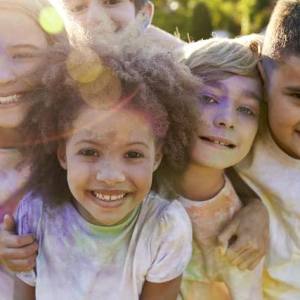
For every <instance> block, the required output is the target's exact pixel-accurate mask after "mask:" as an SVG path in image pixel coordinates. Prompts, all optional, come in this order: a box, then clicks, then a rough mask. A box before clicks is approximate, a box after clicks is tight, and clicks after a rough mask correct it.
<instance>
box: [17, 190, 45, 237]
mask: <svg viewBox="0 0 300 300" xmlns="http://www.w3.org/2000/svg"><path fill="white" fill-rule="evenodd" d="M43 206H44V204H43V199H42V197H41V196H39V195H37V194H34V193H32V192H29V193H27V194H26V195H25V196H24V198H23V199H22V200H21V202H20V203H19V205H18V208H17V211H16V214H15V219H16V223H17V229H18V234H27V233H35V232H36V229H37V226H38V223H39V221H40V219H41V217H42V212H43Z"/></svg>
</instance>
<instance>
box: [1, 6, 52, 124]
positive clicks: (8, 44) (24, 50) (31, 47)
mask: <svg viewBox="0 0 300 300" xmlns="http://www.w3.org/2000/svg"><path fill="white" fill-rule="evenodd" d="M47 46H48V43H47V39H46V36H45V35H44V33H43V31H42V30H41V29H40V27H39V26H38V25H37V24H36V23H35V21H34V20H33V19H32V18H31V17H29V16H28V15H26V14H24V13H22V12H21V11H18V10H13V9H11V10H10V9H2V10H0V127H2V128H14V127H17V126H18V125H19V124H20V123H21V122H22V120H23V118H24V116H25V114H26V112H27V110H28V108H29V105H30V103H28V102H23V100H22V99H23V97H22V96H23V95H24V94H25V93H26V92H28V91H30V90H31V89H32V88H33V87H34V86H35V85H36V84H37V83H38V76H37V74H35V73H36V71H37V69H38V67H39V66H40V65H41V63H42V55H41V51H42V50H44V49H46V48H47Z"/></svg>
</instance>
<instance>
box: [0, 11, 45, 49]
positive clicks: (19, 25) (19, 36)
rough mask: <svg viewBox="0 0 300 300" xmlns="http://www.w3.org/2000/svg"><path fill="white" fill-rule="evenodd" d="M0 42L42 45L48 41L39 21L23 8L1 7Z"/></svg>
mask: <svg viewBox="0 0 300 300" xmlns="http://www.w3.org/2000/svg"><path fill="white" fill-rule="evenodd" d="M12 32H13V34H12ZM0 43H1V44H4V43H5V44H10V45H19V44H33V45H38V46H42V45H45V43H46V36H45V33H44V32H43V31H42V29H41V27H40V26H39V25H38V23H37V22H36V21H35V20H34V19H33V18H32V17H31V16H29V15H28V14H26V13H25V12H22V10H18V9H1V10H0Z"/></svg>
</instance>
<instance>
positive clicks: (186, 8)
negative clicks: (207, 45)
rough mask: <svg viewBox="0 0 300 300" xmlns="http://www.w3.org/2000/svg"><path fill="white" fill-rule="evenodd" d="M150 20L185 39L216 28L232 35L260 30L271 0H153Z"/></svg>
mask: <svg viewBox="0 0 300 300" xmlns="http://www.w3.org/2000/svg"><path fill="white" fill-rule="evenodd" d="M153 2H154V4H155V7H156V12H155V17H154V20H153V23H154V24H155V25H157V26H159V27H161V28H162V29H164V30H166V31H168V32H170V33H174V32H178V33H179V34H180V37H181V38H183V39H185V40H188V39H189V35H191V37H192V38H193V39H199V38H207V37H209V36H210V35H211V32H212V31H215V30H226V31H228V32H229V33H231V34H232V35H238V34H249V33H252V32H260V31H261V30H262V29H263V28H264V27H265V26H266V25H267V22H268V19H269V16H270V13H271V10H272V6H273V4H274V2H275V1H274V0H154V1H153Z"/></svg>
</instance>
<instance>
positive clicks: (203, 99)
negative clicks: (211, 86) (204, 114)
mask: <svg viewBox="0 0 300 300" xmlns="http://www.w3.org/2000/svg"><path fill="white" fill-rule="evenodd" d="M200 101H201V102H203V103H205V104H215V103H218V100H217V99H216V97H214V96H211V95H201V96H200Z"/></svg>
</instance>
